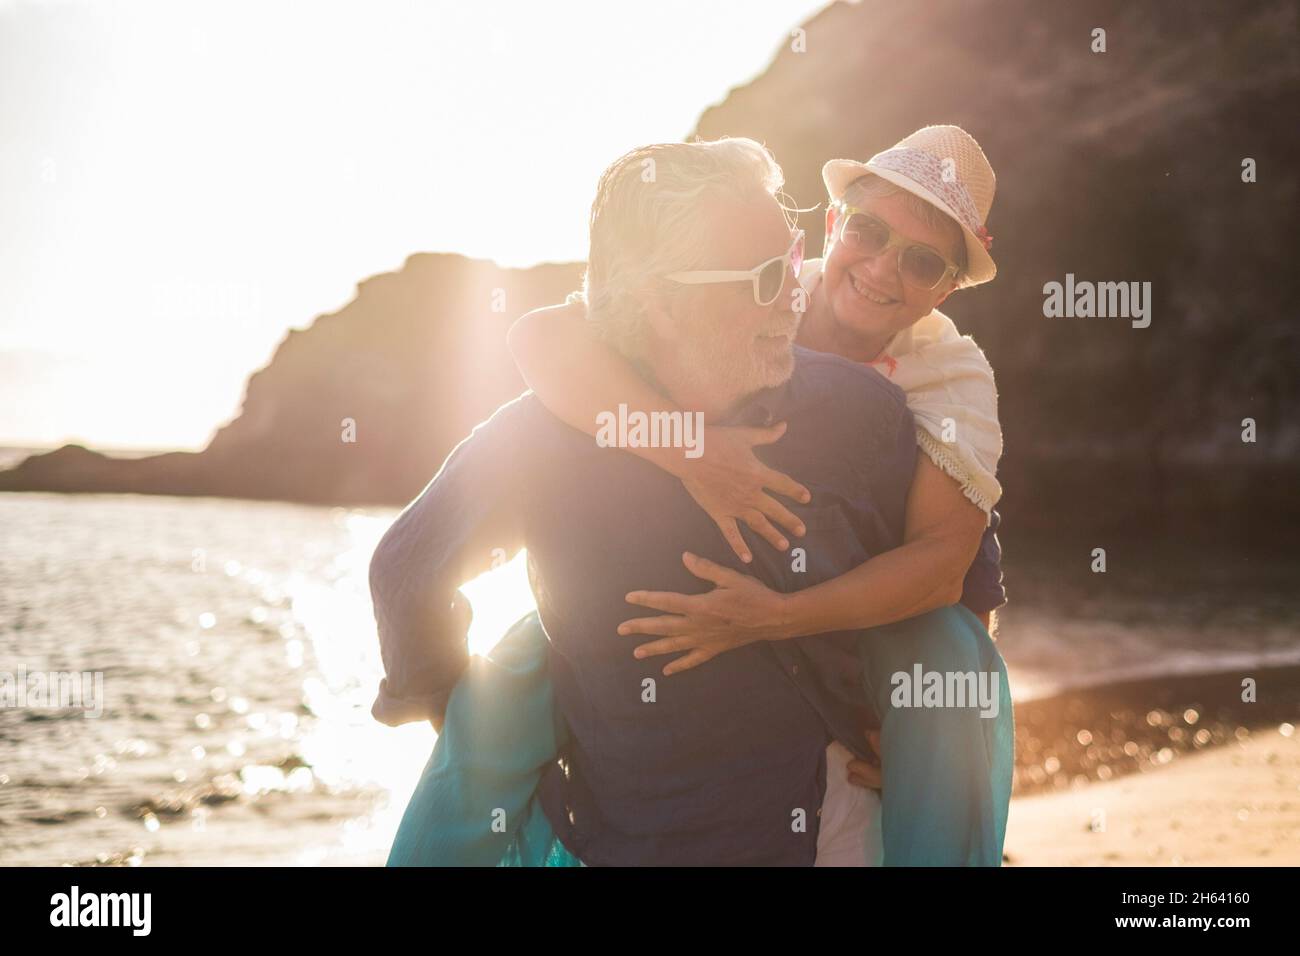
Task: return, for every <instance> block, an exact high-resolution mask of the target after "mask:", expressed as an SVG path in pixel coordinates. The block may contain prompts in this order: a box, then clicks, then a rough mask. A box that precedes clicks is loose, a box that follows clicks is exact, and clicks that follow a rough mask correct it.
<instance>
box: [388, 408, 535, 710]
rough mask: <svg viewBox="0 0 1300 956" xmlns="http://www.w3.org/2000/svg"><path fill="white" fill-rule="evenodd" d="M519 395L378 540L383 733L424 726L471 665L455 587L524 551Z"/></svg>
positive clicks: (456, 452)
mask: <svg viewBox="0 0 1300 956" xmlns="http://www.w3.org/2000/svg"><path fill="white" fill-rule="evenodd" d="M525 401H526V400H525V399H524V398H520V399H516V400H515V401H513V402H510V403H509V404H507V405H504V406H502V408H500V409H498V410H497V412H496V414H494V415H493V416H492V417H491V418H490V419H488V420H487V421H486V422H484V423H482V424H481V425H479V426H478V427H476V428H475V429H474V431H473V432H472V433H471V434H470V436H469V437H468V438H466V439H465V440H464V441H462V442H461V443H460V444H459V445H457V446H456V448H455V449H453V451H452V453H451V454H450V455H449V456H448V457H447V460H446V461H445V462H444V463H443V466H442V468H441V469H440V470H439V471H438V474H437V475H435V476H434V478H433V480H432V481H430V482H429V484H428V485H426V486H425V488H424V490H423V491H422V492H421V493H420V495H419V497H417V498H416V499H415V500H414V501H412V502H411V503H410V504H408V505H407V506H406V508H404V509H403V510H402V513H401V514H399V515H398V516H397V518H396V520H394V522H393V524H392V526H391V527H389V529H388V531H387V532H385V533H384V536H383V537H382V538H381V539H380V541H379V544H378V546H377V547H376V548H375V552H374V555H373V556H372V558H371V561H370V597H371V601H372V603H373V605H374V612H375V624H376V629H377V631H378V635H379V649H380V655H381V657H382V658H383V664H384V678H383V680H381V681H380V685H379V693H378V696H377V697H376V699H375V703H374V706H373V707H372V708H371V714H372V715H373V716H374V718H375V719H376V720H378V721H379V722H380V723H384V724H388V725H389V726H397V725H398V724H404V723H408V722H410V721H414V720H428V719H429V718H431V717H434V716H437V715H440V714H442V713H443V711H444V710H445V709H446V703H447V698H448V696H449V695H450V694H451V690H452V688H453V687H454V686H455V684H456V680H457V678H459V676H460V674H461V672H462V671H463V670H464V669H465V667H466V666H467V665H468V663H469V651H468V647H467V644H466V635H467V634H468V631H469V624H470V619H471V617H472V610H471V608H470V606H469V602H468V600H466V598H465V596H464V595H463V594H462V593H460V591H458V590H457V588H459V587H460V585H462V584H464V583H465V582H467V581H469V580H472V579H473V578H474V577H476V576H477V575H478V574H480V573H482V572H483V571H485V570H487V569H488V568H489V567H491V566H492V565H493V564H494V563H496V562H499V560H500V559H501V558H502V557H503V556H509V555H513V554H514V553H515V552H517V551H518V550H519V548H520V547H521V546H522V544H523V531H522V528H523V502H522V500H521V487H520V485H519V484H518V483H517V482H516V479H515V475H517V474H518V473H519V467H518V466H519V464H520V461H519V459H520V456H521V453H522V451H523V447H524V441H523V438H524V437H525V436H526V433H527V431H528V429H527V427H526V423H525V422H524V421H523V419H524V417H525V415H524V413H525V411H526V408H525V407H524V403H525Z"/></svg>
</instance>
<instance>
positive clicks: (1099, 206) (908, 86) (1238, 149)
mask: <svg viewBox="0 0 1300 956" xmlns="http://www.w3.org/2000/svg"><path fill="white" fill-rule="evenodd" d="M1296 11H1297V8H1296V6H1295V4H1293V3H1290V2H1259V3H1249V4H1199V3H1191V4H1189V3H1183V2H1180V0H1145V2H1142V3H1122V2H1102V3H1086V4H1043V3H1041V2H1035V0H998V2H985V3H972V2H970V0H927V2H926V3H915V2H911V0H868V2H865V3H862V4H860V5H847V4H836V5H834V6H832V7H830V8H828V9H826V10H825V11H823V12H822V13H821V14H819V15H818V16H816V17H815V18H814V19H813V20H812V21H810V22H809V23H808V24H806V25H805V29H806V31H807V37H806V52H802V53H798V52H794V51H793V50H791V49H784V50H783V51H782V52H780V53H779V54H778V55H777V57H776V59H775V60H774V62H773V63H772V64H771V66H770V67H769V68H768V69H767V70H766V71H765V72H764V73H763V75H762V76H760V77H759V78H758V79H756V80H755V81H754V82H753V83H751V84H749V85H748V86H745V87H743V88H740V89H737V90H734V91H732V93H731V95H730V96H728V98H727V100H726V101H725V102H724V103H722V104H721V105H719V106H717V107H715V108H713V109H710V110H708V111H707V112H706V113H705V114H704V115H703V117H702V118H701V120H700V124H699V127H698V130H697V132H698V134H699V135H700V136H702V137H704V138H714V137H717V136H723V135H728V134H730V135H747V136H752V137H754V138H756V139H759V140H761V141H763V142H765V143H766V144H767V145H768V146H769V147H770V148H771V149H772V150H773V152H774V153H775V155H776V157H777V158H778V159H779V160H780V162H781V164H782V166H783V168H784V169H785V172H786V177H787V190H788V191H789V192H790V193H791V195H792V196H793V197H794V198H795V199H796V200H797V201H798V202H799V203H800V205H803V206H807V205H811V204H812V203H814V202H820V201H822V200H823V199H824V196H825V190H824V187H823V186H822V183H821V166H822V163H823V162H824V161H825V160H826V159H828V158H832V157H839V156H845V157H852V158H858V159H866V158H867V157H869V156H870V155H872V154H873V153H875V152H877V151H878V150H881V149H885V148H888V147H889V146H891V145H893V144H894V143H895V142H897V141H898V140H899V139H901V138H902V137H903V136H905V135H906V134H907V133H909V132H911V131H912V130H913V129H916V128H918V127H920V126H924V125H927V124H930V123H955V124H957V125H959V126H962V127H964V128H966V129H967V130H969V131H971V132H972V133H973V134H974V135H975V136H976V138H977V139H979V141H980V143H981V144H982V145H983V147H984V150H985V152H986V154H987V155H988V157H989V160H990V162H992V164H993V167H994V169H995V170H996V171H997V174H998V194H997V199H996V201H995V203H994V208H993V213H992V215H991V216H990V220H989V230H990V232H991V233H992V234H993V236H994V246H993V251H994V254H995V255H996V257H997V261H998V265H999V277H998V279H997V280H995V281H994V282H993V283H992V284H990V285H986V286H982V287H980V288H977V289H974V290H970V291H966V292H963V293H960V294H957V295H955V296H953V297H952V299H950V300H949V301H948V302H947V303H946V304H945V306H944V310H945V311H946V312H947V313H948V314H949V315H951V316H952V317H953V318H954V320H955V321H956V322H957V323H958V325H959V326H960V327H961V328H962V330H963V331H965V332H968V333H970V334H971V335H973V336H975V338H976V339H977V340H978V341H979V342H980V343H981V345H983V346H984V348H985V351H986V353H987V354H988V356H989V359H990V361H991V362H992V363H993V366H994V368H995V369H996V370H997V373H998V383H999V392H1000V396H1001V407H1000V413H1001V417H1002V422H1003V426H1004V431H1005V435H1006V442H1007V450H1006V456H1005V459H1004V461H1003V466H1002V473H1003V483H1004V486H1005V489H1006V493H1007V498H1006V499H1005V500H1006V505H1005V509H1004V510H1005V511H1006V512H1007V513H1008V517H1009V519H1011V518H1014V522H1013V523H1018V524H1021V525H1027V524H1030V523H1033V524H1039V525H1043V526H1044V527H1051V526H1053V525H1056V524H1058V523H1074V522H1075V521H1076V519H1082V523H1083V524H1084V525H1085V526H1086V527H1088V528H1090V529H1095V530H1101V529H1102V528H1103V527H1104V526H1106V525H1114V526H1116V527H1134V526H1137V527H1143V528H1147V529H1150V530H1155V529H1157V528H1164V530H1168V531H1171V532H1172V531H1175V530H1177V529H1179V528H1185V527H1187V525H1188V524H1197V525H1200V524H1204V523H1207V522H1218V521H1221V520H1224V519H1226V520H1227V521H1228V522H1230V523H1232V524H1235V525H1239V526H1240V527H1242V528H1243V529H1245V528H1247V527H1250V528H1251V529H1252V531H1255V532H1258V531H1261V530H1264V531H1267V530H1274V531H1276V530H1279V529H1280V528H1284V527H1286V525H1285V524H1284V523H1282V520H1281V519H1282V518H1283V517H1284V516H1286V517H1289V519H1290V521H1289V526H1290V527H1291V528H1292V529H1293V528H1294V527H1295V525H1296V520H1295V519H1296V518H1297V517H1298V516H1300V496H1297V494H1296V489H1297V488H1298V487H1300V401H1297V398H1298V394H1300V383H1298V381H1297V373H1296V368H1297V360H1300V323H1297V309H1298V308H1300V306H1298V305H1297V303H1298V302H1300V279H1298V276H1300V269H1297V267H1296V265H1295V262H1294V260H1295V256H1296V253H1297V247H1298V245H1300V244H1298V243H1297V241H1296V237H1297V232H1296V209H1297V208H1300V207H1298V206H1297V199H1298V198H1300V196H1298V190H1297V182H1298V179H1300V172H1298V167H1300V148H1298V147H1300V135H1298V134H1297V129H1298V127H1297V123H1296V121H1295V108H1296V107H1295V105H1296V102H1297V99H1298V97H1300V42H1297V40H1298V39H1300V38H1298V37H1297V29H1296V26H1297V24H1296ZM1096 27H1101V28H1103V29H1105V30H1106V47H1107V49H1106V52H1105V53H1093V52H1092V49H1091V41H1092V30H1093V29H1094V28H1096ZM1246 157H1250V158H1253V159H1254V160H1255V161H1256V163H1257V171H1258V181H1257V182H1254V183H1244V182H1242V160H1243V159H1244V158H1246ZM801 225H804V226H805V228H807V229H808V231H809V241H810V248H812V249H814V250H820V248H821V237H822V228H821V227H822V217H821V215H820V212H819V214H814V215H805V216H803V217H802V218H801ZM1066 273H1073V274H1074V275H1075V276H1076V277H1077V278H1079V279H1087V280H1093V281H1122V280H1129V281H1133V280H1137V281H1149V282H1151V283H1152V299H1153V315H1152V322H1151V325H1150V327H1149V328H1146V329H1135V328H1132V327H1131V325H1130V323H1129V322H1128V321H1125V320H1123V319H1100V318H1092V319H1088V318H1073V319H1070V318H1053V319H1048V318H1044V316H1043V299H1044V296H1043V285H1044V283H1046V282H1050V281H1053V280H1055V281H1058V282H1060V281H1063V280H1064V278H1065V275H1066ZM1248 417H1249V418H1254V419H1255V420H1256V423H1257V429H1258V440H1257V442H1256V443H1254V444H1246V443H1243V442H1242V439H1241V432H1242V419H1244V418H1248Z"/></svg>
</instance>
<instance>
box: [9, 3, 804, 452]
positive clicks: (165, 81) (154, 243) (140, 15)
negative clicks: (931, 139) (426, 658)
mask: <svg viewBox="0 0 1300 956" xmlns="http://www.w3.org/2000/svg"><path fill="white" fill-rule="evenodd" d="M824 5H825V0H655V2H644V0H640V2H638V0H586V2H582V0H545V2H543V0H477V2H465V3H453V2H441V0H419V2H417V0H365V2H329V0H310V2H308V0H301V2H281V0H260V2H255V3H242V2H230V0H223V2H220V3H216V2H207V0H201V2H200V0H170V2H161V3H147V2H122V3H114V2H93V3H92V2H83V0H73V2H70V0H44V2H24V0H0V445H22V446H57V445H61V444H63V443H65V442H70V441H72V442H79V443H82V444H86V445H88V446H90V447H94V448H100V449H114V448H151V449H161V448H188V449H197V448H201V447H203V446H204V445H206V444H207V441H208V439H209V438H210V437H211V435H212V433H213V432H214V431H215V430H216V429H217V428H218V427H220V426H221V425H222V424H224V423H225V422H227V421H229V420H230V419H231V418H233V417H234V416H235V415H236V414H237V412H238V409H239V403H240V401H241V399H242V397H243V387H244V382H245V380H246V379H247V377H248V375H249V374H250V373H251V372H252V371H254V370H255V369H257V368H260V367H262V366H264V365H266V364H267V362H269V361H270V359H271V356H272V354H273V353H274V350H275V347H276V345H277V344H278V343H279V341H280V340H281V338H283V336H284V334H285V332H286V330H288V329H289V328H304V327H306V326H308V325H310V324H311V321H312V319H313V318H314V317H315V316H317V315H320V314H323V313H330V312H334V311H337V310H338V309H340V308H342V307H343V306H344V305H346V304H347V302H348V301H349V300H350V299H351V298H352V296H353V294H354V292H355V287H356V284H357V283H358V282H359V281H361V280H362V279H364V278H366V277H367V276H370V275H373V274H375V273H378V272H385V271H389V270H393V269H397V268H400V266H401V264H402V262H403V261H404V260H405V259H406V257H407V256H408V255H410V254H412V253H414V252H439V251H449V252H459V253H463V254H465V255H469V256H475V257H482V258H489V259H495V260H496V261H497V262H499V263H501V264H503V265H509V266H528V265H532V264H535V263H537V262H542V261H571V260H578V259H582V258H584V257H585V255H586V224H587V215H588V211H589V208H590V204H591V198H592V194H593V192H594V190H595V185H596V180H597V178H598V177H599V175H600V172H601V170H602V169H603V168H604V167H605V166H606V165H607V164H608V163H609V162H610V161H611V160H613V159H614V158H615V157H617V156H618V155H620V154H621V153H623V152H625V151H626V150H628V149H630V148H632V147H634V146H637V145H640V144H643V143H648V142H659V141H668V140H679V139H682V138H683V137H685V136H687V135H688V134H689V133H690V131H691V130H692V129H693V128H694V126H695V122H696V119H697V118H698V116H699V114H700V113H701V112H702V111H703V110H704V109H705V108H706V107H707V106H709V105H710V104H712V103H715V102H719V101H720V100H722V99H723V98H724V97H725V96H726V94H727V91H728V90H729V89H730V88H731V87H733V86H737V85H741V84H744V83H746V82H748V81H749V80H750V79H752V78H753V77H754V76H756V75H757V74H758V73H760V72H762V70H763V69H764V68H765V67H766V66H767V64H768V63H769V62H770V61H771V59H772V57H773V56H774V55H775V53H776V51H777V50H778V48H780V47H782V46H785V45H787V44H789V43H790V42H791V38H790V34H791V30H793V29H794V28H795V27H797V26H798V25H799V24H800V23H802V22H804V21H805V20H807V19H808V18H809V17H810V16H811V15H812V14H813V13H815V12H816V11H817V10H818V9H820V8H821V7H822V6H824ZM530 181H531V182H535V183H536V184H537V188H536V189H535V190H533V191H531V192H529V191H527V190H523V191H521V190H520V189H519V188H518V184H519V183H521V182H523V183H527V182H530ZM507 186H508V188H507Z"/></svg>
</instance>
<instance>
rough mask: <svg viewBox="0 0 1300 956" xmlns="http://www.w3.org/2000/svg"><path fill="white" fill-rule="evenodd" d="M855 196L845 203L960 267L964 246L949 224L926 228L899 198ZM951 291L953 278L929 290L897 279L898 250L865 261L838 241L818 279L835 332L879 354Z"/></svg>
mask: <svg viewBox="0 0 1300 956" xmlns="http://www.w3.org/2000/svg"><path fill="white" fill-rule="evenodd" d="M855 192H856V191H855V190H854V189H853V188H852V187H850V189H849V191H848V192H847V194H846V195H845V200H846V201H847V202H850V203H851V204H853V205H855V206H857V207H859V208H860V209H863V210H865V211H866V212H870V213H871V214H873V215H875V216H877V217H879V218H880V219H882V220H884V221H885V222H886V223H888V224H889V226H890V228H892V229H893V230H894V232H895V233H897V234H898V235H900V236H903V237H905V238H906V239H907V240H908V241H909V242H915V243H920V244H922V245H926V246H931V247H932V248H934V249H935V250H937V251H938V252H939V253H940V254H941V255H943V256H945V257H946V258H948V259H951V260H953V261H959V260H958V258H957V257H958V256H959V255H960V254H961V253H960V250H962V249H963V248H964V241H965V240H964V239H963V237H962V232H961V229H960V228H959V227H958V225H957V224H956V223H955V222H953V221H952V220H950V219H945V220H944V221H943V222H942V223H939V224H931V223H927V222H926V221H925V220H924V219H922V218H921V217H920V216H918V215H916V214H915V213H914V212H913V211H912V210H911V209H909V208H908V202H907V200H906V199H905V198H904V196H903V195H900V194H894V195H889V196H869V195H862V194H861V193H857V194H856V195H855ZM838 225H839V224H838V223H836V228H837V229H838ZM829 228H830V227H829V226H828V231H829ZM837 235H838V234H837ZM955 287H956V280H954V279H952V278H945V279H944V280H943V281H942V282H940V283H939V284H938V285H937V286H936V287H935V288H933V289H918V288H916V287H915V286H911V285H908V284H907V283H905V282H904V281H903V280H902V277H901V276H900V275H899V273H898V250H897V249H887V250H885V252H883V253H881V254H879V255H875V256H866V255H863V254H861V253H860V252H858V251H856V250H854V249H852V248H850V247H849V246H848V245H847V244H846V243H843V242H839V241H838V239H837V240H836V241H835V242H834V243H833V244H832V245H831V247H830V251H829V252H828V253H827V255H826V262H825V265H824V268H823V276H822V293H823V294H824V295H825V296H827V302H828V304H829V306H830V310H831V313H832V315H833V316H834V318H835V323H836V325H838V326H839V327H840V331H841V332H845V333H849V334H850V335H852V336H853V337H854V338H858V339H861V340H862V341H864V342H870V343H871V344H872V345H873V346H874V347H875V348H877V349H883V348H884V347H885V346H886V345H887V344H888V342H889V339H890V338H892V337H893V336H894V335H895V334H896V333H898V332H901V331H902V330H903V329H906V328H908V327H910V326H911V325H912V324H914V323H915V322H916V321H917V320H919V319H921V318H924V317H925V316H927V315H929V314H930V313H931V312H932V311H933V310H934V309H935V308H936V307H937V306H938V305H939V303H941V302H942V301H943V300H944V299H946V298H947V297H948V293H950V292H951V291H952V290H953V289H954V288H955Z"/></svg>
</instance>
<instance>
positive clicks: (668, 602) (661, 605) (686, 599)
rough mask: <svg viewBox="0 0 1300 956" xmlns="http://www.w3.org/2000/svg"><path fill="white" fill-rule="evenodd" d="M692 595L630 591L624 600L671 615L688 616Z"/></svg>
mask: <svg viewBox="0 0 1300 956" xmlns="http://www.w3.org/2000/svg"><path fill="white" fill-rule="evenodd" d="M691 597H692V595H690V594H678V593H677V592H676V591H629V592H628V594H627V596H626V597H624V599H623V600H625V601H627V603H628V604H639V605H640V606H641V607H649V608H654V609H655V610H656V611H667V612H668V613H669V614H686V613H688V612H689V611H690V609H691Z"/></svg>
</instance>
